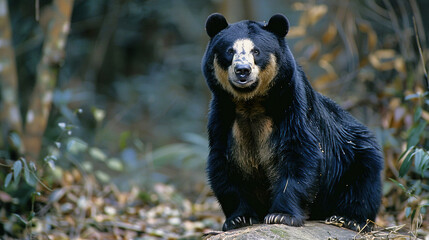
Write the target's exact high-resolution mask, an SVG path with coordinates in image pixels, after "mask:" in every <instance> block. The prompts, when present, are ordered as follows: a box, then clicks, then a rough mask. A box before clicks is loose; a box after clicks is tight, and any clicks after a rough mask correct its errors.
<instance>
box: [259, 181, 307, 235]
mask: <svg viewBox="0 0 429 240" xmlns="http://www.w3.org/2000/svg"><path fill="white" fill-rule="evenodd" d="M299 184H300V183H298V181H297V180H296V179H294V178H293V177H288V178H285V179H283V180H282V181H280V182H279V183H278V185H279V187H277V189H276V191H275V196H274V199H273V203H272V206H271V209H270V210H269V213H268V214H267V215H266V216H265V218H264V223H267V224H286V225H289V226H296V227H299V226H302V225H303V224H304V220H305V215H304V210H303V209H302V203H303V199H302V198H301V197H302V196H301V195H302V192H303V191H305V189H304V188H303V187H302V186H300V185H299ZM280 185H281V186H283V187H280Z"/></svg>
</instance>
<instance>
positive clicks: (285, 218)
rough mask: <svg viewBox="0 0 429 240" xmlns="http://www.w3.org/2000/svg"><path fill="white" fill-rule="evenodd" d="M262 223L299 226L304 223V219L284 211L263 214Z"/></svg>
mask: <svg viewBox="0 0 429 240" xmlns="http://www.w3.org/2000/svg"><path fill="white" fill-rule="evenodd" d="M264 223H266V224H286V225H289V226H295V227H300V226H302V225H304V219H303V218H300V217H295V216H291V215H289V214H285V213H270V214H268V215H267V216H265V219H264Z"/></svg>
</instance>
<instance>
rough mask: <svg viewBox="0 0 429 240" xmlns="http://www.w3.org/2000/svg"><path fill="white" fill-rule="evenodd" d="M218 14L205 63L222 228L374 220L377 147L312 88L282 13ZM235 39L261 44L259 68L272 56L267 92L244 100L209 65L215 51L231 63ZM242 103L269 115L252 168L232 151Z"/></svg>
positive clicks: (211, 166)
mask: <svg viewBox="0 0 429 240" xmlns="http://www.w3.org/2000/svg"><path fill="white" fill-rule="evenodd" d="M219 15H220V14H217V15H215V19H211V17H209V19H208V20H207V24H206V28H207V31H208V34H209V36H210V37H211V39H210V42H209V44H208V46H207V50H206V53H205V56H204V58H203V64H202V67H203V73H204V76H205V78H206V80H207V84H208V86H209V88H210V90H211V91H212V101H211V104H210V114H209V122H208V133H209V143H210V154H209V157H208V166H207V172H208V177H209V183H210V185H211V187H212V189H213V192H214V193H215V195H216V197H217V199H218V200H219V203H220V205H221V206H222V209H223V212H224V213H225V216H226V221H225V223H224V226H223V230H225V231H226V230H229V229H234V228H238V227H243V226H246V225H250V224H251V223H252V224H253V223H257V222H259V223H262V222H265V223H283V224H287V225H293V226H301V225H303V223H304V220H305V219H321V220H325V219H330V218H331V216H340V217H343V218H344V219H347V220H348V221H349V222H350V221H351V222H350V224H344V226H345V227H348V228H351V229H354V230H356V229H358V228H357V227H356V226H359V229H360V228H362V227H363V226H365V224H366V221H367V219H369V220H373V221H374V220H375V217H376V214H377V211H378V208H379V206H380V198H381V176H380V174H381V170H382V168H383V158H382V154H381V152H380V150H379V147H378V145H377V143H376V141H375V140H374V137H373V135H372V134H371V133H370V131H369V130H368V129H367V128H366V127H365V126H364V125H362V124H361V123H359V122H358V121H357V120H355V119H354V118H353V117H352V116H351V115H350V114H349V113H347V112H346V111H344V110H343V109H341V108H340V107H339V106H338V105H337V104H335V103H334V102H333V101H332V100H330V99H328V98H327V97H325V96H322V95H321V94H319V93H318V92H316V91H314V90H313V88H312V87H311V86H310V83H309V82H308V80H307V78H306V76H305V75H304V73H303V72H302V70H301V68H300V67H299V66H298V65H297V63H296V61H295V59H294V57H293V55H292V53H291V51H290V50H289V47H288V46H287V43H286V41H285V38H284V35H286V34H287V31H288V28H289V24H288V22H287V20H286V18H285V17H284V16H282V15H275V16H273V18H274V19H273V18H272V19H271V20H270V21H269V24H267V25H264V24H263V23H259V22H253V21H241V22H238V23H235V24H231V25H228V24H226V25H225V23H226V20H225V21H223V20H224V18H223V17H220V16H222V15H220V16H219ZM212 16H213V15H212ZM222 18H223V20H222ZM282 18H283V19H282ZM212 24H214V26H211V25H212ZM285 26H287V29H284V28H285ZM240 38H250V39H251V40H252V41H253V42H254V43H255V46H256V47H258V48H259V49H260V52H261V53H260V56H258V58H255V62H256V64H258V65H259V66H260V67H261V69H264V68H265V66H266V65H267V64H268V57H269V54H274V56H275V57H276V59H277V62H276V63H277V69H278V71H277V75H276V77H275V78H274V79H273V84H272V85H271V87H270V88H269V89H268V90H267V91H268V92H267V94H265V95H264V96H257V97H255V98H253V99H250V100H249V101H247V103H246V101H244V100H237V99H236V98H235V97H234V96H233V94H231V93H228V92H227V91H225V89H224V88H223V87H222V85H221V84H219V81H218V80H217V79H216V77H215V74H214V66H213V62H214V58H215V55H216V56H217V58H218V62H219V65H220V66H221V67H222V68H223V69H227V68H228V66H229V65H230V64H231V58H230V57H228V56H227V53H226V52H227V49H228V48H229V47H230V46H231V44H232V43H233V42H234V41H235V40H236V39H240ZM240 104H241V105H243V106H246V107H247V108H246V109H247V111H248V112H249V114H250V113H251V112H252V111H254V109H253V108H252V106H254V105H258V107H259V108H262V109H263V110H264V114H265V116H266V117H268V118H269V119H271V121H272V132H271V133H270V136H269V146H270V149H271V151H272V156H271V157H270V162H269V164H264V163H262V162H259V163H258V164H257V165H256V167H252V168H251V169H252V171H251V172H250V173H249V172H246V171H244V170H243V169H242V168H241V167H240V165H239V164H237V162H236V160H235V159H234V155H233V154H232V146H233V144H234V141H235V140H234V139H233V133H232V131H233V130H232V129H233V124H234V122H235V121H236V120H237V119H238V114H237V107H238V105H240ZM249 119H250V117H249ZM253 120H255V119H250V120H249V121H248V125H247V126H248V127H249V128H250V129H251V128H252V127H255V126H253V125H252V123H253V122H254V121H253ZM256 127H257V126H256ZM256 140H257V139H256ZM249 146H252V145H251V144H249ZM336 219H337V218H336ZM338 219H339V218H338ZM355 223H356V224H355ZM350 226H354V227H350Z"/></svg>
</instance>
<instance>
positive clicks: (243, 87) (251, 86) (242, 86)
mask: <svg viewBox="0 0 429 240" xmlns="http://www.w3.org/2000/svg"><path fill="white" fill-rule="evenodd" d="M258 82H259V81H258V79H249V78H236V79H229V83H230V84H231V86H232V88H233V89H234V90H235V91H237V92H243V93H244V92H252V91H253V90H255V89H256V87H258Z"/></svg>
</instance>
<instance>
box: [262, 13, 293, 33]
mask: <svg viewBox="0 0 429 240" xmlns="http://www.w3.org/2000/svg"><path fill="white" fill-rule="evenodd" d="M265 29H266V30H267V31H270V32H272V33H274V34H275V35H277V36H279V37H285V36H286V34H287V33H288V32H289V21H288V20H287V18H286V17H285V16H284V15H283V14H276V15H274V16H272V17H271V18H270V21H268V24H267V25H265Z"/></svg>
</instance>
